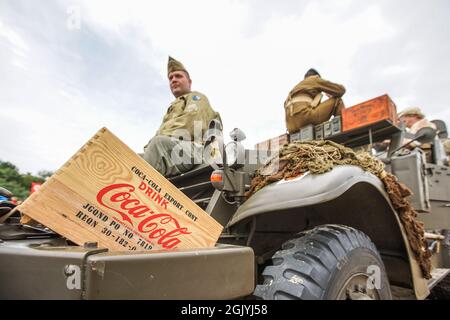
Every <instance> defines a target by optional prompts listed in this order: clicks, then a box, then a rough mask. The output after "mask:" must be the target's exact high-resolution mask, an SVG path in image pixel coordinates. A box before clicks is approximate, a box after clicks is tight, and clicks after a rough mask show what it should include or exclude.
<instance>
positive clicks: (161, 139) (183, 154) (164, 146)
mask: <svg viewBox="0 0 450 320" xmlns="http://www.w3.org/2000/svg"><path fill="white" fill-rule="evenodd" d="M202 155H203V146H202V145H201V144H199V143H196V142H192V141H182V140H178V139H176V138H172V137H168V136H155V137H153V138H152V139H151V140H150V142H149V143H148V144H147V146H146V147H145V148H144V154H143V156H142V158H144V160H145V161H147V162H148V163H149V164H150V165H151V166H152V167H153V168H155V169H156V170H158V171H159V172H160V173H161V174H162V175H163V176H165V177H171V176H175V175H178V174H181V173H183V172H186V171H189V170H192V169H193V168H194V167H195V166H196V165H198V164H201V163H202V159H203V157H202Z"/></svg>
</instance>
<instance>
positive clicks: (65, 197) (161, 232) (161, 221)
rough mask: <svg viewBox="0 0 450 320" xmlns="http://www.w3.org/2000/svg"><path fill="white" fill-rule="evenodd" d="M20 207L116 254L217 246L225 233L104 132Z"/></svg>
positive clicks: (76, 239) (59, 229)
mask: <svg viewBox="0 0 450 320" xmlns="http://www.w3.org/2000/svg"><path fill="white" fill-rule="evenodd" d="M19 209H20V211H21V212H22V213H24V214H25V215H27V216H29V217H31V218H32V219H34V220H36V221H38V222H39V223H41V224H43V225H45V226H47V227H48V228H50V229H52V230H53V231H55V232H57V233H58V234H60V235H62V236H64V237H66V238H67V239H69V240H71V241H73V242H75V243H76V244H78V245H83V244H84V243H85V242H97V243H98V245H99V246H100V247H105V248H108V249H110V250H115V251H125V250H130V251H135V250H136V251H141V250H152V251H155V250H158V251H161V250H172V249H187V248H206V247H213V246H214V245H215V243H216V242H217V239H218V237H219V235H220V233H221V231H222V226H221V225H220V224H219V223H218V222H217V221H215V220H214V219H213V218H212V217H211V216H210V215H208V214H207V213H206V212H204V211H203V210H202V209H201V208H200V207H199V206H197V205H196V204H195V203H194V202H193V201H191V200H190V199H189V198H188V197H187V196H186V195H184V194H183V193H182V192H181V191H179V190H178V189H177V188H176V187H175V186H173V185H172V184H171V183H170V182H169V181H168V180H167V179H165V178H164V177H163V176H162V175H161V174H160V173H159V172H157V171H156V170H155V169H154V168H153V167H151V166H150V165H149V164H148V163H147V162H146V161H144V160H143V159H142V158H141V157H139V156H138V155H137V154H136V153H135V152H133V151H132V150H131V149H130V148H128V147H127V146H126V145H125V144H124V143H123V142H121V141H120V140H119V139H118V138H117V137H116V136H115V135H114V134H112V133H111V132H110V131H108V130H107V129H106V128H103V129H101V130H99V131H98V132H97V134H95V135H94V137H93V138H92V139H90V140H89V141H88V142H87V143H86V144H85V145H84V146H83V147H82V148H81V149H80V150H79V151H78V152H77V153H76V154H75V155H74V156H73V157H72V158H71V159H70V160H69V161H67V163H66V164H65V165H63V166H62V167H61V168H60V169H59V170H58V171H57V172H56V173H55V174H54V175H53V176H52V177H51V178H50V179H49V180H48V181H46V182H45V184H44V185H43V186H42V187H41V188H40V189H39V190H38V191H36V192H35V193H33V194H32V195H31V196H30V197H29V198H28V199H27V200H26V201H25V202H24V203H23V204H22V205H21V206H20V208H19Z"/></svg>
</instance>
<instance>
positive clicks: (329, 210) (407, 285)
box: [0, 121, 450, 300]
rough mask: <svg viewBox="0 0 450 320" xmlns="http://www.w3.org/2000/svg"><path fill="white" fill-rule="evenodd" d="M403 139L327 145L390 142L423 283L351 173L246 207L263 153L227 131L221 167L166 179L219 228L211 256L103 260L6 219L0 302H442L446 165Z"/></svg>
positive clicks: (447, 233) (364, 137)
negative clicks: (416, 228) (419, 241)
mask: <svg viewBox="0 0 450 320" xmlns="http://www.w3.org/2000/svg"><path fill="white" fill-rule="evenodd" d="M439 134H440V135H441V136H442V135H443V134H444V135H445V130H441V132H439ZM404 136H405V130H404V129H403V128H401V127H397V126H395V125H393V124H392V123H390V122H389V121H383V122H380V123H376V124H373V125H370V126H366V127H363V128H359V129H356V130H352V131H350V132H343V133H340V134H337V135H335V136H331V137H329V139H330V140H333V141H336V142H339V143H342V144H345V145H346V146H349V147H352V148H353V147H359V146H363V145H368V144H369V145H371V144H372V143H374V142H377V141H383V140H385V139H390V141H391V142H390V147H389V151H388V152H387V153H385V154H384V155H382V157H381V156H380V158H382V159H383V161H384V162H385V164H386V168H387V170H388V171H390V172H392V173H393V174H394V175H396V176H397V177H398V178H399V179H400V180H401V181H403V182H404V183H406V184H407V185H408V186H409V188H411V189H412V191H413V193H414V195H413V196H412V197H411V199H410V200H411V203H412V204H413V206H414V208H415V209H416V211H418V212H420V219H421V220H423V221H424V222H425V227H426V229H427V233H426V238H427V242H428V246H429V249H430V250H431V251H432V252H433V256H432V264H433V270H432V276H433V277H432V279H430V280H426V279H425V278H424V277H423V276H422V273H421V271H420V268H419V265H418V262H417V261H416V259H415V257H414V255H413V253H412V251H411V248H410V244H409V242H408V240H407V237H406V234H405V230H404V227H403V225H402V223H401V222H400V219H399V217H398V215H397V213H396V211H395V210H394V208H393V205H392V203H391V201H390V199H389V196H388V194H387V193H386V191H385V189H384V186H383V184H382V182H381V181H380V179H379V178H377V177H376V176H374V175H372V174H370V173H368V172H366V171H364V170H362V169H361V168H360V167H357V166H349V165H343V166H336V167H335V168H334V169H333V170H331V171H330V172H327V173H324V174H320V175H312V174H308V173H307V174H305V175H303V176H301V177H299V178H295V179H291V180H288V181H286V180H282V181H278V182H275V183H273V184H270V185H268V186H266V187H265V188H263V189H261V190H260V191H258V192H257V193H256V194H254V195H253V196H252V197H250V198H249V199H247V198H246V196H245V192H246V191H247V190H248V188H249V185H250V182H251V179H252V177H253V175H254V173H255V170H257V169H258V168H260V167H261V166H262V164H263V163H264V161H265V160H267V159H268V158H269V157H270V156H271V154H270V153H264V154H263V155H261V153H258V151H256V150H245V149H244V148H243V147H242V144H240V143H239V142H240V141H242V140H243V139H244V138H245V136H244V135H243V133H242V132H241V131H240V130H235V131H234V132H233V134H232V139H233V142H231V143H230V144H228V145H227V146H226V147H221V148H220V149H221V155H222V158H223V164H222V166H221V167H219V168H218V167H214V166H211V165H209V164H203V165H199V166H198V167H196V168H194V169H193V170H192V171H190V172H187V173H184V174H181V175H179V176H176V177H172V178H170V179H169V180H170V181H171V182H172V183H173V184H174V185H175V186H177V187H178V188H179V189H180V190H181V191H183V192H184V193H185V194H186V195H187V196H189V197H190V198H191V199H192V200H193V201H194V202H195V203H196V204H198V205H199V206H200V207H202V208H203V209H204V210H205V211H206V212H207V213H209V214H210V215H211V216H212V217H214V218H215V219H216V220H217V221H218V222H219V223H221V224H222V225H223V226H224V231H223V233H222V235H221V236H220V238H219V242H218V244H217V245H216V246H215V247H214V248H209V249H200V250H180V251H173V252H167V253H145V252H110V251H108V250H107V249H105V248H101V247H98V246H97V245H96V244H95V243H86V244H85V245H84V246H76V245H74V244H73V243H70V241H68V240H66V239H64V238H62V237H60V236H58V235H56V234H54V233H53V232H52V231H51V230H48V229H46V228H45V227H43V226H42V227H29V226H25V225H21V224H20V223H19V222H18V217H17V216H16V217H15V216H11V217H9V218H8V219H7V220H6V221H3V222H2V224H0V239H1V241H0V257H1V258H0V281H1V283H2V285H1V286H0V298H2V299H16V298H24V299H242V298H250V299H288V300H291V299H292V300H294V299H300V300H306V299H313V300H320V299H340V300H376V299H426V298H430V297H431V296H430V292H436V293H435V295H434V296H433V297H439V298H445V297H448V290H447V288H448V277H447V274H448V273H449V268H450V257H449V254H450V168H449V167H448V166H445V165H443V162H442V160H443V158H444V157H445V155H444V154H443V153H442V152H441V151H440V150H442V149H441V148H439V147H438V146H439V143H440V142H439V137H434V136H433V135H431V136H430V134H429V132H428V133H426V134H419V135H418V136H416V137H414V138H415V139H416V140H418V141H422V142H429V143H431V145H432V146H433V148H432V150H433V157H432V162H431V163H427V162H426V161H425V156H424V152H423V151H422V150H421V149H420V148H416V149H414V150H410V151H409V152H403V153H401V154H399V153H398V151H400V150H404V148H401V147H402V141H403V138H404ZM239 159H241V161H239ZM242 160H243V161H242ZM0 219H1V218H0ZM446 286H447V287H446Z"/></svg>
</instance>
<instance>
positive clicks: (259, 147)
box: [255, 140, 270, 150]
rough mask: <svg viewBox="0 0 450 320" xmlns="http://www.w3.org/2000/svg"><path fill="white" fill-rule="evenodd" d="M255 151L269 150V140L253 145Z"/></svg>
mask: <svg viewBox="0 0 450 320" xmlns="http://www.w3.org/2000/svg"><path fill="white" fill-rule="evenodd" d="M255 149H256V150H270V140H266V141H263V142H260V143H257V144H256V145H255Z"/></svg>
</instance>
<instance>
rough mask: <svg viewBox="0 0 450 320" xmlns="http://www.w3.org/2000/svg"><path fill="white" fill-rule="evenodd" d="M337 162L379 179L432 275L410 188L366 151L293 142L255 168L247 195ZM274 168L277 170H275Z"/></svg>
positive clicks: (422, 264) (323, 143)
mask: <svg viewBox="0 0 450 320" xmlns="http://www.w3.org/2000/svg"><path fill="white" fill-rule="evenodd" d="M337 165H355V166H359V167H361V168H362V169H363V170H365V171H368V172H370V173H372V174H374V175H376V176H377V177H379V178H380V179H381V181H382V182H383V184H384V187H385V189H386V191H387V193H388V194H389V198H390V199H391V202H392V204H393V206H394V208H395V210H396V211H397V213H398V215H399V217H400V220H401V222H402V224H403V227H404V228H405V231H406V235H407V237H408V240H409V244H410V247H411V249H412V251H413V252H414V255H415V257H416V259H417V261H418V263H419V265H420V268H421V270H422V274H423V276H424V277H425V278H426V279H430V278H431V274H430V271H431V261H430V257H431V253H430V251H429V250H428V248H427V244H426V240H425V230H424V226H423V223H421V222H419V221H418V220H417V212H416V211H415V210H414V209H413V208H412V206H411V204H410V203H409V201H408V200H407V199H406V197H408V196H409V195H411V191H410V190H409V189H408V188H407V187H406V186H405V185H404V184H402V183H400V182H399V181H398V180H397V178H396V177H395V176H394V175H392V174H390V173H388V172H386V171H385V170H384V164H383V163H382V162H381V161H380V160H378V159H376V158H374V157H372V156H371V155H369V154H368V153H366V152H361V153H355V152H354V151H353V150H352V149H350V148H347V147H344V146H342V145H340V144H337V143H334V142H332V141H310V142H295V143H291V144H289V145H287V146H284V147H283V148H282V149H280V151H279V153H278V155H276V156H275V157H273V158H272V159H271V160H270V161H268V163H267V164H266V165H265V166H263V167H262V168H261V169H260V170H258V171H257V173H256V175H255V177H254V178H253V180H252V184H251V187H250V190H249V191H248V192H247V194H246V196H247V197H250V196H252V195H253V194H254V193H256V192H257V191H258V190H260V189H262V188H263V187H265V186H266V185H268V184H271V183H273V182H276V181H279V180H282V179H293V178H296V177H298V176H301V175H302V174H304V173H306V172H308V171H309V172H310V173H311V174H321V173H325V172H328V171H330V170H331V169H332V168H333V167H334V166H337ZM275 169H277V171H275Z"/></svg>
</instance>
